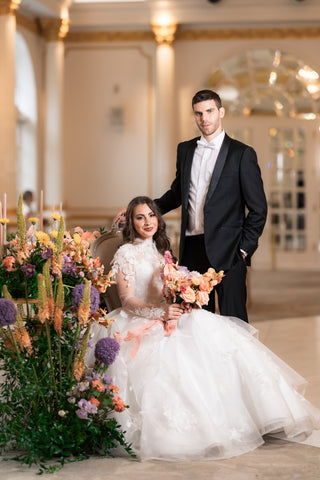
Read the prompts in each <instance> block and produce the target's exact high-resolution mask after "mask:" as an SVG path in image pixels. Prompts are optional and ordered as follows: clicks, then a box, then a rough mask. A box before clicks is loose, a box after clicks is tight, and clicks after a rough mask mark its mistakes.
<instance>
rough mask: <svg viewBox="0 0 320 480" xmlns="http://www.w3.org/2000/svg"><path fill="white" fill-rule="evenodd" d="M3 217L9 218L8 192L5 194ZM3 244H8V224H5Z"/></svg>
mask: <svg viewBox="0 0 320 480" xmlns="http://www.w3.org/2000/svg"><path fill="white" fill-rule="evenodd" d="M3 218H7V194H6V193H5V194H4V196H3ZM3 244H4V245H6V244H7V224H6V223H5V224H4V225H3Z"/></svg>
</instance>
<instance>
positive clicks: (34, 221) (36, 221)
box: [28, 217, 39, 225]
mask: <svg viewBox="0 0 320 480" xmlns="http://www.w3.org/2000/svg"><path fill="white" fill-rule="evenodd" d="M28 221H29V222H30V223H32V224H33V225H35V224H36V223H38V222H39V218H38V217H30V218H28Z"/></svg>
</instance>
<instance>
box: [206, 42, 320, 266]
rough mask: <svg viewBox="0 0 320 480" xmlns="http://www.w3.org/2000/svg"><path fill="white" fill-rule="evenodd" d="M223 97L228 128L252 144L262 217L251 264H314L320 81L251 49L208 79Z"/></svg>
mask: <svg viewBox="0 0 320 480" xmlns="http://www.w3.org/2000/svg"><path fill="white" fill-rule="evenodd" d="M207 83H208V86H209V87H210V88H212V89H214V90H216V91H217V92H218V93H219V94H220V95H221V98H222V100H223V104H224V106H225V107H226V110H227V115H226V118H225V126H226V129H227V131H228V133H231V134H232V135H233V136H235V137H236V138H238V139H240V140H243V141H244V142H246V143H249V144H251V145H253V146H254V148H255V150H256V151H257V153H258V157H259V163H260V166H261V170H262V175H263V179H264V183H265V189H266V194H267V198H268V205H269V215H268V221H267V225H266V229H265V232H264V234H263V237H262V239H261V245H260V248H259V249H258V251H257V253H256V255H255V264H256V266H257V267H258V268H274V269H299V268H302V269H318V268H319V267H320V199H319V194H320V189H319V187H318V185H319V176H320V175H319V169H320V165H319V160H318V158H319V150H320V147H319V140H320V131H319V126H320V122H319V119H320V79H319V73H318V72H317V71H316V70H314V69H313V68H312V67H310V66H309V65H306V64H305V63H304V62H303V61H302V60H300V59H297V58H295V56H294V55H291V54H288V53H285V52H282V51H280V50H276V51H275V50H271V49H267V48H266V49H256V50H251V51H246V52H243V53H241V54H239V55H236V56H233V57H231V58H230V59H227V60H226V61H224V62H223V63H222V64H221V65H220V66H219V68H217V69H215V70H214V71H213V72H212V74H211V75H210V77H209V78H208V82H207Z"/></svg>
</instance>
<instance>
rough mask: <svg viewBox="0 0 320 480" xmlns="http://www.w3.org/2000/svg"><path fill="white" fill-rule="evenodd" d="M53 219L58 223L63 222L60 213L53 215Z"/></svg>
mask: <svg viewBox="0 0 320 480" xmlns="http://www.w3.org/2000/svg"><path fill="white" fill-rule="evenodd" d="M51 217H52V218H53V220H57V221H58V222H59V221H60V220H61V215H60V213H58V212H53V213H51Z"/></svg>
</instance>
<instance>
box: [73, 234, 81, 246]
mask: <svg viewBox="0 0 320 480" xmlns="http://www.w3.org/2000/svg"><path fill="white" fill-rule="evenodd" d="M73 241H74V243H75V244H76V245H80V243H81V237H80V235H79V233H74V234H73Z"/></svg>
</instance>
